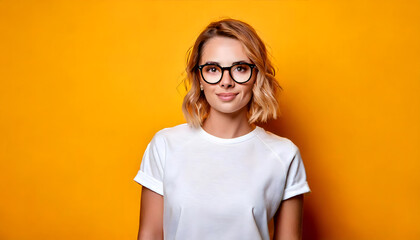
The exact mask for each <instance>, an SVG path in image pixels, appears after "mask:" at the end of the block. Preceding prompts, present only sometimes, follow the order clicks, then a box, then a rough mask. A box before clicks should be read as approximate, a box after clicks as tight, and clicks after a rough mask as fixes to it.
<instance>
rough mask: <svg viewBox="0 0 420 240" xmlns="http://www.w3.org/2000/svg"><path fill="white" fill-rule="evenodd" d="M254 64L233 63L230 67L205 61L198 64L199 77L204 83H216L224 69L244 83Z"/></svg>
mask: <svg viewBox="0 0 420 240" xmlns="http://www.w3.org/2000/svg"><path fill="white" fill-rule="evenodd" d="M255 67H256V66H255V64H250V63H244V62H240V63H235V64H233V65H232V66H230V67H221V66H220V65H219V64H216V63H206V64H203V65H199V66H198V69H200V73H201V77H203V80H204V81H205V82H206V83H209V84H216V83H218V82H220V80H222V78H223V73H224V72H225V70H228V71H229V75H230V77H231V78H232V79H233V81H235V82H237V83H246V82H248V81H249V80H250V79H251V76H252V70H253V69H254V68H255Z"/></svg>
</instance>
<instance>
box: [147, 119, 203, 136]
mask: <svg viewBox="0 0 420 240" xmlns="http://www.w3.org/2000/svg"><path fill="white" fill-rule="evenodd" d="M192 132H195V129H194V128H193V127H191V126H190V125H188V124H187V123H182V124H178V125H176V126H172V127H165V128H162V129H161V130H159V131H157V132H156V134H155V136H157V137H165V138H170V137H174V136H175V137H176V136H183V135H188V134H191V133H192Z"/></svg>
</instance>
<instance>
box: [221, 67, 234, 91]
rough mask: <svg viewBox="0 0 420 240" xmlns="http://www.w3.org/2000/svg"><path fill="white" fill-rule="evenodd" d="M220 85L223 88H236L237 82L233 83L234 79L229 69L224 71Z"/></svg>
mask: <svg viewBox="0 0 420 240" xmlns="http://www.w3.org/2000/svg"><path fill="white" fill-rule="evenodd" d="M225 71H227V72H225ZM219 84H220V86H221V87H224V88H229V87H233V86H235V81H233V79H232V78H231V77H230V74H229V70H228V69H224V70H223V76H222V79H221V80H220V83H219Z"/></svg>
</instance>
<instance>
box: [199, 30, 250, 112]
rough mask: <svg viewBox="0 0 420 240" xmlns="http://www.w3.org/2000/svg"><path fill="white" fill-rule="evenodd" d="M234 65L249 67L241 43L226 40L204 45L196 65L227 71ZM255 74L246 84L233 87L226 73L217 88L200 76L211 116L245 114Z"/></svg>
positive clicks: (216, 39)
mask: <svg viewBox="0 0 420 240" xmlns="http://www.w3.org/2000/svg"><path fill="white" fill-rule="evenodd" d="M235 62H246V63H252V62H251V61H250V60H249V58H248V57H247V55H246V54H245V50H244V48H243V46H242V44H241V42H240V41H238V40H236V39H233V38H228V37H219V36H218V37H213V38H211V39H209V40H207V42H206V43H205V44H204V48H203V50H202V56H201V59H200V62H199V65H203V64H206V63H217V64H219V65H220V66H221V67H230V66H232V64H233V63H235ZM255 78H256V71H255V70H254V71H253V72H252V77H251V79H250V80H249V81H248V82H246V83H242V84H239V83H236V82H235V81H233V79H232V78H231V76H230V74H229V71H224V72H223V78H222V79H221V80H220V82H219V83H217V84H209V83H206V82H205V81H204V80H203V78H202V76H201V75H200V84H201V85H202V86H203V88H204V95H205V97H206V100H207V102H208V103H209V105H210V115H211V114H214V112H217V113H224V114H237V113H242V112H243V111H245V112H246V111H247V105H248V103H249V101H250V99H251V96H252V87H253V85H254V82H255Z"/></svg>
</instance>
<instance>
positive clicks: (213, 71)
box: [206, 67, 218, 73]
mask: <svg viewBox="0 0 420 240" xmlns="http://www.w3.org/2000/svg"><path fill="white" fill-rule="evenodd" d="M217 71H218V69H217V67H207V68H206V72H209V73H215V72H217Z"/></svg>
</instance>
